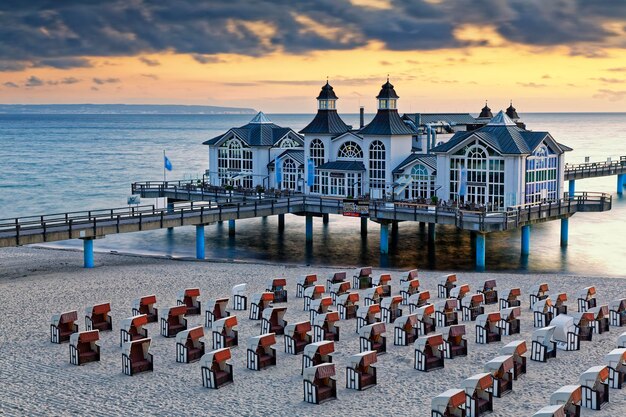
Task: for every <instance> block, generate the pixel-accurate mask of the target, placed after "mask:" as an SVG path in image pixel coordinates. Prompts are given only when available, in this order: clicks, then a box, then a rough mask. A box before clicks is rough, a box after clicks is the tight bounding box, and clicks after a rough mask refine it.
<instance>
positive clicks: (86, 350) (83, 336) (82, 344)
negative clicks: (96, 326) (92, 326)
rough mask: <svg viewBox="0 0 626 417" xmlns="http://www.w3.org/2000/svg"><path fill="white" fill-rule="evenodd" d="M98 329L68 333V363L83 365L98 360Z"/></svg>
mask: <svg viewBox="0 0 626 417" xmlns="http://www.w3.org/2000/svg"><path fill="white" fill-rule="evenodd" d="M99 340H100V331H99V330H89V331H86V332H78V333H72V334H71V335H70V363H71V364H72V365H83V364H85V363H88V362H97V361H99V360H100V343H99V342H98V341H99Z"/></svg>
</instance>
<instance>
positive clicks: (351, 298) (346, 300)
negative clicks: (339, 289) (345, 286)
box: [337, 292, 359, 305]
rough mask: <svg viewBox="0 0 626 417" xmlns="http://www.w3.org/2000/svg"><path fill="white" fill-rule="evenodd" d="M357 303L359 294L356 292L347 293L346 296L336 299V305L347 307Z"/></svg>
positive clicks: (342, 295)
mask: <svg viewBox="0 0 626 417" xmlns="http://www.w3.org/2000/svg"><path fill="white" fill-rule="evenodd" d="M358 302H359V293H358V292H349V293H346V294H341V295H340V296H339V297H337V304H342V305H347V304H350V303H352V304H354V303H358Z"/></svg>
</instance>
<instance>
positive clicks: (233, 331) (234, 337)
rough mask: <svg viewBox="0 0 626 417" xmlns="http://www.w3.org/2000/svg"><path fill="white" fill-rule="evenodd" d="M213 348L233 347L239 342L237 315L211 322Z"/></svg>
mask: <svg viewBox="0 0 626 417" xmlns="http://www.w3.org/2000/svg"><path fill="white" fill-rule="evenodd" d="M212 339H213V349H223V348H231V347H235V346H237V345H238V344H239V329H238V328H237V316H228V317H224V318H221V319H219V320H215V321H214V322H213V332H212Z"/></svg>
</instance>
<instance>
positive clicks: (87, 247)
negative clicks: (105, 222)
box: [83, 239, 93, 268]
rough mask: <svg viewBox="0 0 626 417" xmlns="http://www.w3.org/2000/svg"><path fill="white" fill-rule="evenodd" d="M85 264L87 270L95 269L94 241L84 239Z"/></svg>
mask: <svg viewBox="0 0 626 417" xmlns="http://www.w3.org/2000/svg"><path fill="white" fill-rule="evenodd" d="M83 263H84V266H85V268H93V239H83Z"/></svg>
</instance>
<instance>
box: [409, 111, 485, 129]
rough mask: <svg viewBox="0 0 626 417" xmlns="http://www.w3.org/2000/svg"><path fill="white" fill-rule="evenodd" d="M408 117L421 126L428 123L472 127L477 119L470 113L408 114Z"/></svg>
mask: <svg viewBox="0 0 626 417" xmlns="http://www.w3.org/2000/svg"><path fill="white" fill-rule="evenodd" d="M405 116H406V117H408V118H409V119H411V120H412V121H413V122H415V123H418V120H419V124H420V125H422V126H423V125H426V124H428V123H441V122H443V123H447V124H449V125H452V126H454V125H472V124H476V119H475V118H474V117H473V116H472V115H471V114H469V113H407V114H405Z"/></svg>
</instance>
